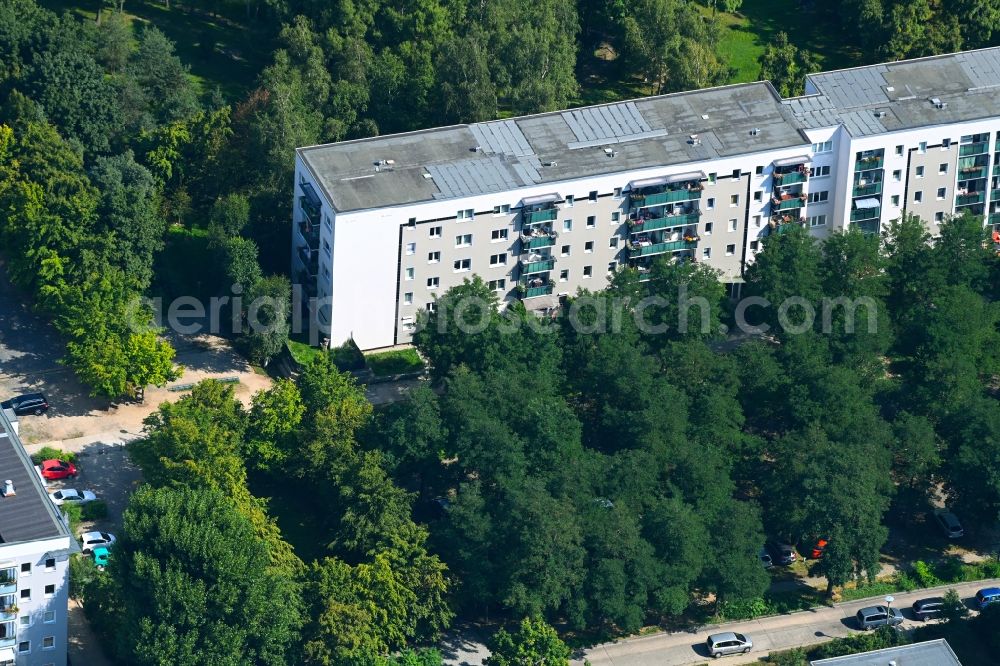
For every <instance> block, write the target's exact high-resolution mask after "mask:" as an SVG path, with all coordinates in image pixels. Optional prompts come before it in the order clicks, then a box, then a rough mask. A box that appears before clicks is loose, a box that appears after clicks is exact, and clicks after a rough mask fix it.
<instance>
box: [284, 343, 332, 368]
mask: <svg viewBox="0 0 1000 666" xmlns="http://www.w3.org/2000/svg"><path fill="white" fill-rule="evenodd" d="M285 345H286V346H287V347H288V353H289V354H291V355H292V358H293V359H295V362H296V363H298V364H299V365H300V366H302V367H303V368H304V367H306V366H308V365H312V362H313V360H315V359H316V357H317V356H320V355H321V354H323V352H324V350H323V349H321V348H320V347H312V346H310V345H307V344H306V343H304V342H299V341H297V340H289V341H288V342H286V343H285Z"/></svg>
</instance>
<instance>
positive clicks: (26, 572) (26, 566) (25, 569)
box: [21, 562, 31, 576]
mask: <svg viewBox="0 0 1000 666" xmlns="http://www.w3.org/2000/svg"><path fill="white" fill-rule="evenodd" d="M21 575H22V576H30V575H31V562H22V563H21Z"/></svg>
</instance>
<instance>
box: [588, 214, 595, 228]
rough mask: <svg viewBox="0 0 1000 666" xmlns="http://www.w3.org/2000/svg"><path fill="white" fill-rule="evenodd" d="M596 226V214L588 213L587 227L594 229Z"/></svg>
mask: <svg viewBox="0 0 1000 666" xmlns="http://www.w3.org/2000/svg"><path fill="white" fill-rule="evenodd" d="M595 226H597V218H596V217H595V216H593V215H588V216H587V228H588V229H593V228H594V227H595Z"/></svg>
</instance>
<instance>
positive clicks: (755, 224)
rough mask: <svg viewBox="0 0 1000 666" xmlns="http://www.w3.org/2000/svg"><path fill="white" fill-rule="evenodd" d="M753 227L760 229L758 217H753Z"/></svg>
mask: <svg viewBox="0 0 1000 666" xmlns="http://www.w3.org/2000/svg"><path fill="white" fill-rule="evenodd" d="M753 226H754V227H756V228H757V229H760V215H754V216H753Z"/></svg>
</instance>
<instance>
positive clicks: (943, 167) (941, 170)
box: [938, 162, 948, 175]
mask: <svg viewBox="0 0 1000 666" xmlns="http://www.w3.org/2000/svg"><path fill="white" fill-rule="evenodd" d="M938 173H939V174H941V175H944V174H946V173H948V163H947V162H942V163H941V164H939V165H938Z"/></svg>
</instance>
